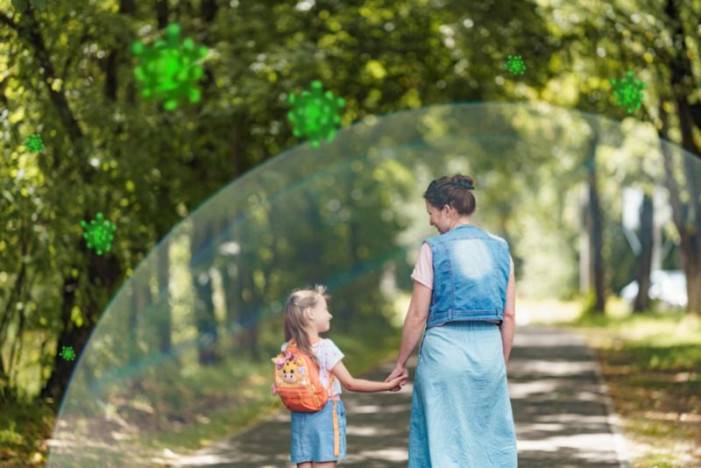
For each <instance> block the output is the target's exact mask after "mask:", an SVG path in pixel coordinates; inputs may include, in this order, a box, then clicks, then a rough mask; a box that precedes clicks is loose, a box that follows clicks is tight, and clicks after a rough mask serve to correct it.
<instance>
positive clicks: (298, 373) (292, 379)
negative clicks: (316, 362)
mask: <svg viewBox="0 0 701 468" xmlns="http://www.w3.org/2000/svg"><path fill="white" fill-rule="evenodd" d="M281 371H282V380H283V381H284V382H285V383H286V384H297V383H302V381H303V380H305V379H304V378H305V377H306V375H307V372H306V371H307V368H306V366H305V365H304V360H303V359H295V360H290V361H287V362H285V363H284V364H283V365H282V369H281Z"/></svg>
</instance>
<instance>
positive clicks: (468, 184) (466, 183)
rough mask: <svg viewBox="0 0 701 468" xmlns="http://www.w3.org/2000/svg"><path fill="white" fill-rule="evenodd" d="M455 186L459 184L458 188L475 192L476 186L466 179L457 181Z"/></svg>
mask: <svg viewBox="0 0 701 468" xmlns="http://www.w3.org/2000/svg"><path fill="white" fill-rule="evenodd" d="M455 184H457V186H458V187H462V188H466V189H468V190H474V188H475V186H474V184H473V183H472V182H470V181H469V180H466V179H460V180H457V181H455Z"/></svg>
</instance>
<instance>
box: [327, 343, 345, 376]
mask: <svg viewBox="0 0 701 468" xmlns="http://www.w3.org/2000/svg"><path fill="white" fill-rule="evenodd" d="M324 354H325V355H326V356H325V357H326V359H325V361H326V369H328V370H329V371H330V370H331V369H333V368H334V366H335V365H336V364H338V362H339V361H340V360H341V359H343V358H344V357H345V355H344V354H343V352H341V350H340V349H338V346H336V343H334V342H333V341H332V340H331V339H328V341H327V342H326V349H325V353H324Z"/></svg>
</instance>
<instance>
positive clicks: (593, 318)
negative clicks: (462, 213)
mask: <svg viewBox="0 0 701 468" xmlns="http://www.w3.org/2000/svg"><path fill="white" fill-rule="evenodd" d="M564 309H565V310H567V311H569V312H567V314H568V315H567V317H566V318H565V319H564V320H561V319H558V318H557V317H556V318H555V319H554V320H550V321H549V323H550V324H553V325H559V326H562V327H566V328H573V329H576V330H578V331H580V332H582V333H583V334H584V336H585V337H586V339H587V342H588V343H589V344H590V345H591V346H592V347H593V348H594V350H595V351H596V354H597V357H598V360H599V364H600V366H601V370H602V374H603V376H604V379H605V380H606V383H607V386H608V387H609V391H610V393H611V397H612V399H613V401H614V405H615V408H616V411H617V413H618V414H619V415H620V416H621V419H622V423H623V432H624V434H625V436H626V438H627V439H628V441H629V445H630V447H629V448H631V449H632V451H633V463H634V466H635V467H645V468H647V467H650V468H652V467H666V466H669V467H678V466H701V320H700V318H699V317H697V316H693V315H688V314H685V313H684V312H683V311H679V310H676V311H675V310H660V309H652V310H649V311H646V312H644V313H640V314H637V313H636V314H632V313H630V312H629V310H628V307H627V306H626V304H624V303H622V302H621V301H618V300H616V299H611V300H610V301H609V304H608V307H607V313H606V315H603V316H601V315H587V314H581V313H580V314H579V315H576V314H574V315H573V314H572V313H571V311H572V305H571V304H570V305H569V306H568V307H566V308H564ZM551 310H552V309H551ZM580 310H581V309H580Z"/></svg>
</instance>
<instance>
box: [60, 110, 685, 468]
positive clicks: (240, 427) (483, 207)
mask: <svg viewBox="0 0 701 468" xmlns="http://www.w3.org/2000/svg"><path fill="white" fill-rule="evenodd" d="M594 154H595V155H596V159H595V160H594V159H592V156H593V155H594ZM631 156H632V157H631ZM665 161H667V162H668V163H669V164H670V165H671V166H670V167H672V169H673V171H674V173H675V175H677V180H678V181H683V180H684V179H683V178H682V177H681V174H682V172H683V171H687V172H688V171H691V170H694V171H697V173H698V171H699V162H698V160H697V159H695V158H693V157H692V156H690V155H685V154H684V152H683V151H682V150H681V149H680V148H679V147H677V146H675V145H672V144H669V143H666V142H663V141H660V139H659V138H658V136H657V135H656V133H655V131H654V129H653V128H652V127H651V126H649V125H644V124H642V123H641V122H639V121H634V120H632V119H631V120H625V121H623V122H614V121H612V120H608V119H605V118H602V117H598V116H594V115H590V114H585V113H581V112H578V111H574V110H567V109H560V108H556V107H551V106H547V105H540V104H528V103H524V104H505V103H498V104H489V103H487V104H456V105H443V106H435V107H430V108H424V109H418V110H411V111H405V112H399V113H396V114H391V115H387V116H382V117H369V118H367V119H366V120H364V121H363V122H360V123H358V124H355V125H353V126H352V127H349V128H346V129H343V130H342V131H340V132H339V133H338V135H337V136H336V138H335V140H334V141H333V142H330V143H324V144H322V145H321V146H320V147H319V148H312V147H311V146H310V145H309V144H303V145H300V146H298V147H295V148H294V149H292V150H290V151H287V152H285V153H283V154H281V155H279V156H278V157H275V158H272V159H271V160H269V161H268V162H266V163H265V164H262V165H261V166H260V167H257V168H256V169H254V170H252V171H250V172H248V173H246V174H245V175H243V176H242V177H240V178H239V179H237V180H235V181H233V182H232V183H231V184H229V185H228V186H226V187H224V188H222V189H221V190H220V191H219V192H218V193H216V194H215V195H214V196H212V197H211V198H210V199H209V200H207V201H206V202H205V203H203V204H202V205H201V206H200V207H199V208H198V209H197V210H196V211H195V212H194V213H192V214H191V215H190V216H189V217H187V218H186V219H185V220H184V221H182V222H181V223H179V224H178V225H177V226H175V228H174V229H173V230H172V231H171V232H170V233H169V234H168V236H166V238H164V239H163V241H162V242H160V243H159V244H158V245H157V246H156V247H155V248H154V249H153V250H152V251H151V252H150V253H149V255H148V256H147V257H146V258H145V259H144V261H142V262H141V264H140V265H139V266H138V268H137V269H136V270H135V271H134V273H133V275H132V276H131V277H130V278H129V279H128V281H126V282H125V283H124V285H123V286H122V287H121V289H120V290H119V291H118V292H117V294H116V295H115V296H114V298H113V299H112V301H111V302H110V304H109V306H108V307H107V309H106V310H105V311H104V312H103V314H102V318H101V320H100V322H99V324H98V325H97V326H96V328H95V330H94V332H93V334H92V336H91V337H90V340H89V342H88V344H87V345H86V347H85V349H83V350H82V352H81V355H80V359H79V361H78V362H77V364H76V369H75V372H74V374H73V376H72V380H71V382H70V385H69V387H68V389H67V392H66V394H65V397H64V399H63V402H62V406H61V409H60V412H59V416H58V418H57V422H56V425H55V430H54V433H53V435H52V440H51V442H50V457H49V460H48V466H51V467H59V466H61V467H64V466H66V467H77V466H101V467H104V466H163V465H165V464H167V463H172V465H171V466H174V465H175V464H176V462H177V460H178V459H179V454H186V453H188V452H189V451H191V450H193V449H194V448H196V447H197V446H199V445H206V444H207V443H208V442H209V443H211V442H216V441H219V440H224V439H227V438H231V437H233V438H235V437H236V435H237V434H238V433H239V432H242V431H244V430H246V429H250V428H251V427H252V426H254V425H256V424H258V423H259V421H260V420H262V419H265V418H269V417H271V415H274V414H280V413H282V414H284V409H283V407H282V406H281V404H280V402H279V400H278V398H277V397H276V396H274V395H272V394H271V384H272V376H273V374H272V363H271V362H270V359H271V358H272V357H273V356H275V354H276V353H277V352H278V351H279V350H280V346H281V344H282V343H283V341H284V333H283V317H282V310H283V306H284V303H285V300H286V299H287V297H288V295H289V294H290V292H291V291H292V290H294V289H297V288H303V287H307V288H308V287H313V286H314V285H315V284H322V285H325V286H326V287H327V288H328V292H329V293H330V294H331V297H332V299H331V301H330V302H329V310H330V312H331V313H332V314H333V316H334V318H333V320H332V324H331V331H330V335H329V336H331V337H333V339H334V341H335V342H336V343H337V344H338V345H339V346H340V347H341V349H343V350H344V352H345V353H346V355H347V356H352V355H353V354H357V353H359V352H361V350H360V349H358V348H345V349H344V343H351V342H357V341H358V340H359V339H361V338H359V336H358V335H359V334H360V335H361V336H362V344H363V348H362V352H370V351H371V350H372V349H373V347H377V346H379V343H381V342H382V340H384V339H387V337H388V336H394V337H398V335H400V328H399V327H400V326H401V323H402V321H403V313H404V312H405V311H406V310H405V305H404V310H399V313H398V308H397V307H396V303H397V297H399V295H400V294H407V293H410V291H411V287H412V280H411V278H410V275H411V272H412V269H413V266H414V262H415V260H416V257H417V254H418V251H419V249H420V247H421V244H422V242H423V240H424V239H425V238H426V237H428V236H432V235H437V234H438V232H437V231H436V229H435V228H434V227H433V226H431V225H430V222H429V217H428V215H427V213H426V206H425V201H424V199H423V194H424V191H425V190H426V188H427V187H428V185H429V183H430V182H431V181H432V180H433V179H436V178H439V177H441V176H444V175H448V176H450V175H454V174H456V173H460V174H467V175H471V176H473V177H474V178H475V181H476V184H475V185H476V189H475V191H474V194H475V196H476V198H477V212H476V213H475V214H474V215H473V217H472V222H473V223H474V224H477V225H478V226H481V227H483V228H485V229H487V230H489V231H490V232H492V233H494V234H497V235H502V236H505V237H506V238H507V239H508V240H509V242H510V245H511V249H512V254H513V255H514V256H515V257H518V258H519V259H521V260H522V263H520V266H521V269H522V271H521V272H519V273H520V275H519V279H520V289H521V290H522V291H524V292H528V293H534V294H536V293H538V292H542V293H543V294H548V293H549V292H550V291H552V290H554V289H557V288H562V287H565V286H572V284H573V283H574V284H575V286H574V287H575V288H576V287H577V285H576V283H577V281H578V274H579V271H578V268H579V267H578V263H577V256H578V252H580V250H579V249H580V247H579V246H578V244H577V242H578V240H577V239H574V240H573V239H567V238H560V237H557V236H555V237H552V236H550V237H548V236H544V235H541V234H545V233H557V232H559V231H558V230H562V229H563V228H562V227H563V226H566V227H569V228H572V229H575V230H576V229H577V228H578V227H579V226H583V225H585V220H586V210H585V209H584V208H583V207H584V206H586V201H587V200H588V199H589V192H588V187H589V182H591V180H592V179H591V178H592V176H593V174H594V172H592V170H591V169H592V168H596V176H597V180H596V182H597V184H598V186H599V188H600V197H601V199H600V200H599V202H600V205H601V207H602V209H603V212H604V213H603V214H604V219H605V220H606V222H607V226H608V227H607V229H612V228H611V227H610V226H612V225H613V226H617V227H615V228H614V229H613V231H614V232H615V233H616V234H615V236H614V238H613V240H611V244H610V245H612V247H611V248H613V249H618V250H620V252H623V254H624V255H634V254H631V253H629V252H628V250H627V249H630V248H631V247H630V246H629V244H628V241H629V240H630V239H632V237H630V239H627V238H626V237H625V236H624V235H623V234H622V233H623V232H624V231H625V229H623V228H624V226H623V215H622V214H623V212H624V211H625V210H626V208H625V207H624V206H623V205H622V200H623V197H622V196H621V195H622V192H623V189H624V188H630V189H635V190H639V189H651V190H654V191H655V193H659V194H661V195H660V196H661V200H662V202H661V204H660V205H659V206H660V207H661V208H660V211H659V213H660V216H661V218H656V223H666V224H665V225H666V226H668V225H669V224H670V223H671V222H672V216H671V211H670V210H669V209H667V208H668V207H669V206H670V202H669V200H670V197H669V196H668V195H669V193H668V188H667V187H668V184H667V183H666V171H665ZM667 182H668V181H667ZM678 189H679V191H680V193H681V196H682V200H686V199H688V195H689V191H688V188H687V187H686V186H685V185H684V184H683V183H682V184H681V185H680V186H679V187H678ZM546 207H547V209H548V210H551V212H548V213H545V214H544V213H543V212H542V210H544V209H546ZM552 207H559V208H558V209H555V210H553V209H552ZM665 207H667V208H665ZM665 210H666V211H665ZM680 213H682V216H684V217H688V216H690V215H689V213H688V210H686V211H684V210H682V211H680ZM527 234H528V235H527ZM631 242H633V241H632V240H631ZM353 340H355V341H353ZM349 418H352V415H349ZM275 427H276V428H277V429H276V430H279V432H280V434H277V435H276V437H278V440H280V441H282V442H281V445H280V446H275V447H273V446H265V445H264V444H258V445H255V444H249V445H247V444H244V443H241V444H239V445H238V446H237V448H236V455H235V456H233V458H235V460H234V459H230V460H229V462H231V463H232V465H227V466H235V465H233V463H240V466H263V465H266V464H267V465H268V466H284V465H285V463H286V462H287V460H288V453H287V452H286V451H287V449H288V447H287V446H285V444H286V443H287V442H288V441H289V425H286V424H285V423H284V421H283V423H280V424H278V425H277V426H275ZM285 431H287V432H285ZM232 440H233V439H232ZM182 456H183V457H184V455H182ZM159 464H160V465H159Z"/></svg>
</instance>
